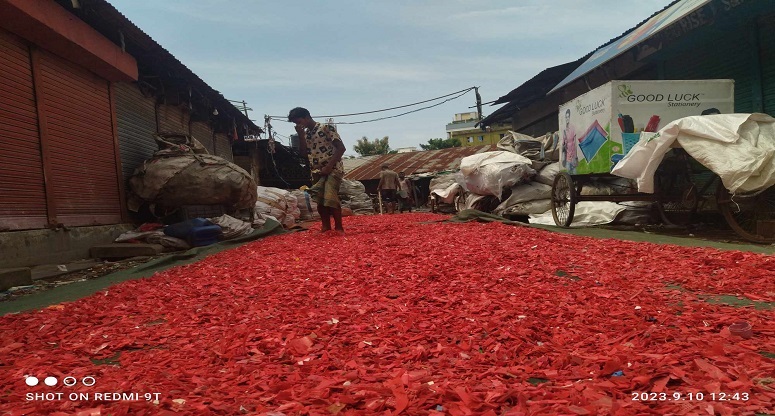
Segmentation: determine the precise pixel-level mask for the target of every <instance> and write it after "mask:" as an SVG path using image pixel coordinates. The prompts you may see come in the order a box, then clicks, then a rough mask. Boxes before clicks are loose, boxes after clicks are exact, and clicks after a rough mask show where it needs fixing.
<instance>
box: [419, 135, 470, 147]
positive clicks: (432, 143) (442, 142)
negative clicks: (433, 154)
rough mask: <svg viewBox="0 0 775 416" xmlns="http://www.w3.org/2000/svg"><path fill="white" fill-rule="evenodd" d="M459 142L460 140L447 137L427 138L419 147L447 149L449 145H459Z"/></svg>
mask: <svg viewBox="0 0 775 416" xmlns="http://www.w3.org/2000/svg"><path fill="white" fill-rule="evenodd" d="M460 146H461V143H460V140H458V139H455V138H452V137H450V138H448V139H430V140H428V144H422V143H421V144H420V147H422V150H438V149H449V148H450V147H460Z"/></svg>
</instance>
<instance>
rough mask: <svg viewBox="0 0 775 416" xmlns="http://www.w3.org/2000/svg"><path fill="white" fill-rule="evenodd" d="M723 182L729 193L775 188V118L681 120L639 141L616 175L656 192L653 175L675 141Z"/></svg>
mask: <svg viewBox="0 0 775 416" xmlns="http://www.w3.org/2000/svg"><path fill="white" fill-rule="evenodd" d="M675 141H678V143H679V144H680V145H681V147H683V148H684V150H686V152H687V153H689V155H691V156H692V157H693V158H694V159H696V160H697V161H698V162H700V163H702V164H703V165H704V166H706V167H707V168H708V169H710V170H711V171H713V173H715V174H717V175H719V177H721V181H722V182H723V183H724V186H725V187H726V188H727V189H728V190H729V191H730V192H731V193H736V192H752V191H758V190H761V189H766V188H769V187H770V186H773V185H775V119H774V118H772V117H770V116H768V115H766V114H760V113H754V114H715V115H708V116H693V117H686V118H682V119H678V120H676V121H674V122H672V123H669V124H668V125H666V126H665V127H664V128H663V129H661V130H660V131H659V132H657V133H654V134H650V133H644V134H642V135H641V140H640V141H639V142H638V144H636V145H635V146H634V147H633V148H632V149H631V150H630V152H629V153H628V154H627V156H625V157H624V159H622V160H621V161H620V162H619V163H618V164H617V165H616V166H615V167H614V169H613V170H612V173H613V174H615V175H618V176H622V177H625V178H630V179H635V180H636V181H637V184H638V190H639V191H640V192H647V193H653V192H654V173H655V172H656V170H657V167H658V166H659V164H660V163H661V162H662V159H663V158H664V156H665V153H667V151H668V150H669V149H670V146H671V145H672V144H673V143H674V142H675Z"/></svg>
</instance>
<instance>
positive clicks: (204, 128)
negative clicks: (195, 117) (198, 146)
mask: <svg viewBox="0 0 775 416" xmlns="http://www.w3.org/2000/svg"><path fill="white" fill-rule="evenodd" d="M191 135H192V136H194V138H195V139H197V140H199V143H202V146H204V147H205V149H207V152H208V153H210V154H211V155H214V154H215V147H214V145H213V130H212V129H211V128H210V126H209V125H208V124H206V123H203V122H201V121H196V122H193V123H191Z"/></svg>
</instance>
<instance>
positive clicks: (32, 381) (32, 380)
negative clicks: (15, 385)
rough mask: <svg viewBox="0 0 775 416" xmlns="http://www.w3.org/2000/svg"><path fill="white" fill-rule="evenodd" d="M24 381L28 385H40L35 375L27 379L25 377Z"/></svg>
mask: <svg viewBox="0 0 775 416" xmlns="http://www.w3.org/2000/svg"><path fill="white" fill-rule="evenodd" d="M24 382H25V383H27V385H28V386H30V387H33V386H37V385H38V378H37V377H34V376H29V377H27V378H26V379H24Z"/></svg>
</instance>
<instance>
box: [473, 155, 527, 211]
mask: <svg viewBox="0 0 775 416" xmlns="http://www.w3.org/2000/svg"><path fill="white" fill-rule="evenodd" d="M460 172H461V173H462V174H463V178H464V179H465V185H466V189H467V190H468V191H469V192H473V193H475V194H477V195H493V196H495V197H497V198H498V199H500V198H501V195H502V194H503V189H504V188H510V187H512V186H514V185H516V184H519V183H524V182H528V181H530V180H531V179H532V178H533V177H534V176H535V175H536V171H535V170H534V169H533V168H532V167H531V161H530V159H528V158H526V157H524V156H521V155H518V154H516V153H512V152H507V151H495V152H484V153H477V154H474V155H471V156H466V157H464V158H463V159H462V160H461V161H460Z"/></svg>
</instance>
